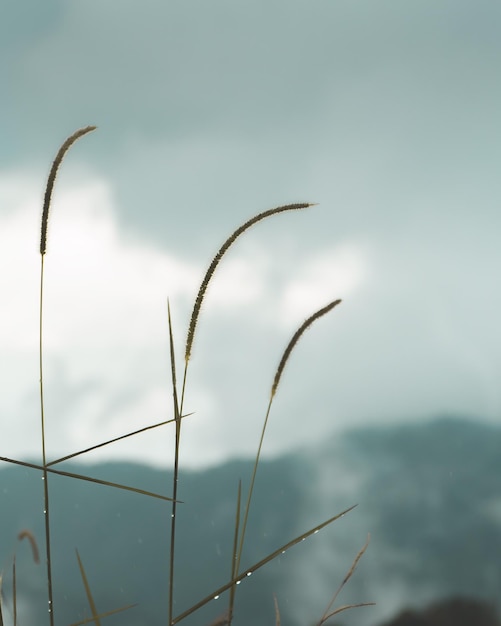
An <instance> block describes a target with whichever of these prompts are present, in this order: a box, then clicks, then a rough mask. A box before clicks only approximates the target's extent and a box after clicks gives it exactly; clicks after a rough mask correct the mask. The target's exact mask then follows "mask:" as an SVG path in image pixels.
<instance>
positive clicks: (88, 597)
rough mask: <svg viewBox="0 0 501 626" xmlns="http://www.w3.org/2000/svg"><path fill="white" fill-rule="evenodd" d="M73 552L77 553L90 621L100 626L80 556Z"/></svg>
mask: <svg viewBox="0 0 501 626" xmlns="http://www.w3.org/2000/svg"><path fill="white" fill-rule="evenodd" d="M75 552H76V553H77V560H78V567H79V568H80V575H81V576H82V582H83V584H84V587H85V594H86V596H87V602H88V603H89V606H90V610H91V612H92V621H93V622H94V623H95V624H96V626H101V620H100V619H99V614H98V612H97V608H96V603H95V602H94V598H93V597H92V592H91V590H90V586H89V582H88V580H87V575H86V573H85V568H84V566H83V563H82V560H81V558H80V555H79V554H78V550H75Z"/></svg>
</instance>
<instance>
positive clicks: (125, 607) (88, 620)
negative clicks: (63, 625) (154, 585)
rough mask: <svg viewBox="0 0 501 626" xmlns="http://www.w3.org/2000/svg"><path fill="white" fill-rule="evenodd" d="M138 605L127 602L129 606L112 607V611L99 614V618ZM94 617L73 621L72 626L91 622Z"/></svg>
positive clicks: (80, 625)
mask: <svg viewBox="0 0 501 626" xmlns="http://www.w3.org/2000/svg"><path fill="white" fill-rule="evenodd" d="M136 606H138V605H137V603H136V604H127V606H122V607H120V608H119V609H112V610H111V611H106V613H100V614H99V615H98V617H99V618H102V617H108V616H109V615H115V613H121V612H122V611H128V610H129V609H133V608H134V607H136ZM94 621H95V620H94V618H93V617H88V618H87V619H84V620H82V621H80V622H73V623H72V624H70V626H83V624H90V622H94Z"/></svg>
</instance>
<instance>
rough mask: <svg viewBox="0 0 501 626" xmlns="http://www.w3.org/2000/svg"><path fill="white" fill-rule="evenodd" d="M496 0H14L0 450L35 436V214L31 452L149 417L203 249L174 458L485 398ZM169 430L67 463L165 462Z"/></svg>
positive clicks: (296, 441) (5, 81)
mask: <svg viewBox="0 0 501 626" xmlns="http://www.w3.org/2000/svg"><path fill="white" fill-rule="evenodd" d="M500 27H501V5H498V4H497V3H492V2H490V1H487V0H477V1H476V2H471V1H470V2H467V1H466V0H464V1H461V0H450V1H441V0H430V1H426V0H419V1H418V0H416V1H409V2H402V3H395V2H374V1H373V0H362V1H360V2H357V3H354V2H352V1H351V0H350V2H348V1H345V2H342V1H335V0H328V1H324V0H315V2H311V0H309V1H307V2H306V1H305V2H299V1H291V0H287V1H285V0H283V1H282V0H277V1H274V2H270V1H269V0H266V2H264V1H257V2H256V1H253V2H235V1H234V0H232V1H231V2H230V1H229V0H228V1H222V0H216V1H213V2H210V3H208V2H192V1H189V0H188V1H187V0H182V1H180V0H179V1H174V2H168V3H165V2H161V1H159V0H143V1H142V2H141V3H139V2H133V1H131V0H129V1H123V2H120V3H111V2H104V3H103V2H102V1H101V0H100V1H99V2H98V1H96V0H94V1H92V0H91V1H89V0H85V1H83V0H73V1H70V2H67V1H64V2H63V1H62V0H58V1H57V0H47V1H45V2H43V3H40V2H38V1H37V0H21V1H19V0H16V1H15V2H14V1H9V2H6V3H5V4H4V7H3V9H2V17H1V19H0V79H1V84H2V85H3V89H2V97H1V98H0V111H1V118H0V119H1V120H2V124H1V128H2V131H1V137H2V141H1V142H0V262H1V264H0V267H1V268H2V269H1V270H0V292H1V294H2V295H1V306H0V380H1V381H2V393H1V394H0V428H1V437H0V442H1V443H0V446H1V450H0V455H1V456H11V457H13V456H16V457H22V458H39V456H40V416H39V397H38V289H39V267H40V261H39V255H38V249H39V227H40V224H39V222H40V216H41V207H42V200H43V193H44V187H45V182H46V178H47V174H48V171H49V167H50V163H51V161H52V159H53V158H54V156H55V154H56V152H57V150H58V148H59V145H60V144H61V143H62V142H63V141H64V139H65V138H66V137H67V136H68V135H70V134H71V133H72V132H73V131H74V130H76V129H77V128H79V127H82V126H86V125H89V124H95V125H97V126H98V129H97V131H96V132H94V133H92V134H90V135H88V136H86V137H84V138H82V139H81V140H80V141H79V142H77V143H76V144H75V145H74V146H73V147H72V148H71V150H70V152H69V153H68V155H67V158H66V161H65V162H64V163H63V165H62V167H61V170H60V173H59V176H58V180H57V183H56V189H55V192H54V202H53V205H52V212H51V220H50V225H49V237H48V246H47V255H46V262H45V266H46V267H45V271H46V285H45V289H46V292H45V295H46V300H45V313H44V329H45V330H44V333H45V355H44V365H45V406H46V420H47V440H48V444H47V445H48V451H49V457H51V458H52V457H53V456H62V455H64V454H69V453H71V452H73V451H76V450H79V449H81V448H83V447H87V446H90V445H94V444H97V443H99V442H100V441H102V440H103V439H108V438H111V437H114V436H118V435H120V434H122V433H124V432H127V431H129V430H135V429H137V428H141V427H143V426H146V425H148V424H150V423H155V422H158V421H162V420H165V419H169V418H171V417H172V400H171V388H170V382H169V375H170V369H169V361H168V328H167V298H169V299H170V303H171V310H172V315H173V319H174V331H175V340H176V349H177V355H178V368H179V370H181V367H182V364H183V362H182V361H183V359H182V356H183V351H184V343H185V335H186V329H187V322H188V318H189V315H190V311H191V307H192V303H193V300H194V298H195V295H196V292H197V290H198V286H199V284H200V281H201V279H202V277H203V274H204V272H205V269H206V267H207V266H208V264H209V262H210V260H211V258H212V256H213V255H214V254H215V252H216V251H217V249H218V248H219V246H220V245H221V244H222V242H223V241H224V240H225V239H226V237H227V236H228V235H229V234H230V233H231V232H232V231H233V230H234V229H235V228H237V227H238V226H239V225H240V224H241V223H243V222H244V221H246V220H247V219H248V218H249V217H251V216H252V215H254V214H256V213H259V212H261V211H264V210H266V209H269V208H272V207H274V206H278V205H282V204H288V203H291V202H303V201H308V202H318V203H319V204H318V206H315V207H310V208H308V209H305V210H304V211H301V212H291V213H285V214H282V215H278V216H274V217H272V218H270V219H269V220H266V221H263V222H261V223H260V224H258V225H257V226H255V227H254V228H253V229H252V230H251V231H249V232H248V233H247V234H246V235H244V236H243V237H242V239H241V240H238V242H237V243H236V244H235V245H234V247H233V248H232V249H231V251H230V252H229V253H228V255H227V257H225V258H224V259H223V261H222V263H221V266H220V268H219V269H218V271H217V273H216V275H215V278H214V282H213V284H212V286H211V288H210V290H209V293H208V295H207V298H206V301H205V303H204V306H203V309H202V315H201V317H200V323H199V327H198V330H197V336H196V340H195V346H194V351H193V359H192V362H191V363H190V369H189V377H188V386H187V392H186V403H185V409H186V411H190V412H191V411H193V412H194V415H192V416H191V417H189V418H188V419H187V420H186V422H185V426H184V431H183V432H184V435H185V436H184V439H183V444H182V445H183V458H184V462H185V463H187V464H189V465H192V466H203V465H207V464H212V463H217V462H219V461H221V460H223V459H226V458H230V457H236V456H249V455H251V454H253V453H254V451H255V449H256V445H257V442H258V439H259V433H260V428H261V424H262V420H263V418H264V413H265V410H266V405H267V402H268V396H269V390H270V386H271V383H272V381H273V376H274V373H275V369H276V366H277V364H278V362H279V360H280V357H281V354H282V351H283V350H284V348H285V346H286V345H287V342H288V341H289V339H290V337H291V336H292V334H293V333H294V332H295V330H296V328H297V327H298V326H299V325H300V324H301V323H302V322H303V320H304V319H305V318H306V317H308V316H309V315H310V314H311V313H313V312H314V311H315V310H316V309H317V308H320V307H321V306H324V305H325V304H327V303H328V302H329V301H331V300H333V299H335V298H338V297H340V298H343V303H342V304H341V305H340V306H339V307H337V308H336V309H335V310H334V311H332V312H331V313H330V314H329V315H327V316H326V317H325V318H322V319H321V320H319V321H318V322H317V323H316V324H315V325H314V326H313V327H312V328H311V329H310V330H309V331H308V332H307V333H306V335H305V336H304V337H303V338H302V340H301V342H300V344H299V345H298V347H297V350H296V351H295V352H294V353H293V354H292V356H291V359H290V362H289V363H288V365H287V368H286V371H285V374H284V377H283V379H282V382H281V386H280V388H279V391H278V394H277V397H276V403H275V406H274V409H273V411H272V415H271V418H270V426H269V431H268V434H267V438H266V441H265V446H264V450H263V452H264V454H266V455H274V454H277V453H281V452H285V451H287V450H290V449H294V448H298V447H301V446H303V445H305V444H309V443H315V442H316V441H320V440H321V439H323V438H324V437H326V436H328V435H330V434H331V433H333V432H336V431H340V430H342V429H344V428H347V427H352V426H355V425H363V424H371V425H373V424H377V423H388V422H396V421H401V420H427V419H430V418H432V417H434V416H436V415H443V414H454V415H460V416H472V417H475V418H478V419H481V420H488V421H491V422H498V423H499V422H500V421H501V387H500V378H501V330H500V325H499V320H498V318H499V310H500V309H501V289H500V287H499V283H500V280H499V276H500V273H501V272H500V270H501V246H500V245H499V240H500V232H501V209H500V207H501V184H500V182H499V181H500V176H499V167H500V164H501V124H500V122H499V119H500V118H499V111H501V80H500V78H499V68H500V67H501V41H500V38H499V32H500ZM172 446H173V429H172V427H171V426H167V427H163V428H162V429H161V430H156V431H153V433H152V434H150V435H144V436H141V437H138V438H135V439H132V440H129V441H128V442H127V443H121V444H117V445H114V446H112V447H109V448H106V449H104V450H103V451H102V452H100V453H99V454H97V453H93V454H91V455H89V456H88V457H87V460H88V461H94V460H98V459H103V458H130V459H136V460H141V461H146V462H151V463H156V464H161V463H169V461H170V459H171V458H172V456H171V455H172Z"/></svg>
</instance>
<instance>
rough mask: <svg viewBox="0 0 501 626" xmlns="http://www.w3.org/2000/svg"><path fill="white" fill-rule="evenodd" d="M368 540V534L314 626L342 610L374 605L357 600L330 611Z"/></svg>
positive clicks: (320, 624) (364, 549)
mask: <svg viewBox="0 0 501 626" xmlns="http://www.w3.org/2000/svg"><path fill="white" fill-rule="evenodd" d="M369 541H370V535H368V536H367V541H366V542H365V544H364V545H363V547H362V548H361V550H360V551H359V552H358V554H357V556H356V557H355V559H354V560H353V563H352V564H351V567H350V569H349V570H348V572H347V574H346V576H345V577H344V578H343V581H342V582H341V584H340V585H339V587H338V588H337V589H336V591H335V592H334V595H333V596H332V598H331V600H330V602H329V604H328V605H327V608H326V609H325V611H324V614H323V615H322V617H321V618H320V620H319V622H318V623H317V625H316V626H323V624H325V622H327V621H328V620H329V619H330V618H331V617H334V616H335V615H338V614H339V613H342V612H343V611H347V610H348V609H356V608H359V607H362V606H374V604H375V602H359V603H357V604H345V605H344V606H340V607H339V608H337V609H334V610H333V611H331V609H332V606H333V605H334V603H335V602H336V600H337V598H338V596H339V594H340V593H341V591H342V590H343V587H344V586H345V585H346V583H347V582H348V581H349V580H350V578H351V577H352V576H353V573H354V572H355V569H356V567H357V565H358V562H359V561H360V559H361V558H362V556H363V555H364V554H365V551H366V550H367V548H368V546H369Z"/></svg>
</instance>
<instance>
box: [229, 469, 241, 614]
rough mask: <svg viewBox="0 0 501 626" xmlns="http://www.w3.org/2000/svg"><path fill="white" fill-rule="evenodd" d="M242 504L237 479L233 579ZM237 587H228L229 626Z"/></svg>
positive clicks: (239, 483) (236, 566)
mask: <svg viewBox="0 0 501 626" xmlns="http://www.w3.org/2000/svg"><path fill="white" fill-rule="evenodd" d="M241 506H242V481H241V480H239V481H238V493H237V510H236V512H235V532H234V534H233V550H232V553H231V576H230V578H231V579H232V580H233V579H234V578H235V576H236V575H237V572H238V560H237V558H238V533H239V530H240V510H241ZM236 590H237V587H236V585H233V586H232V587H231V588H230V601H229V604H228V624H229V625H230V626H231V622H232V620H233V607H234V606H235V593H236Z"/></svg>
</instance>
